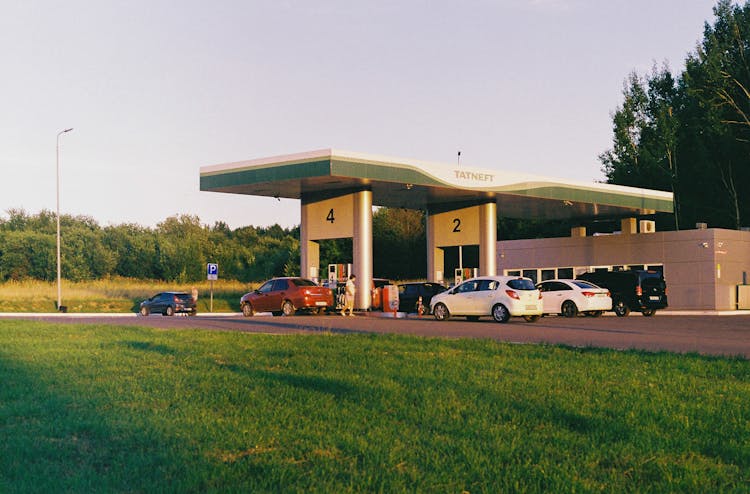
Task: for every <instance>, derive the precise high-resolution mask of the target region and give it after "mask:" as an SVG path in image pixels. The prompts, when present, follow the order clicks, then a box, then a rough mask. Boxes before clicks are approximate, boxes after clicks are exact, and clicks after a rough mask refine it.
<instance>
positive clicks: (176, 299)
mask: <svg viewBox="0 0 750 494" xmlns="http://www.w3.org/2000/svg"><path fill="white" fill-rule="evenodd" d="M179 301H180V299H179V298H177V295H175V296H174V302H175V303H177V302H179Z"/></svg>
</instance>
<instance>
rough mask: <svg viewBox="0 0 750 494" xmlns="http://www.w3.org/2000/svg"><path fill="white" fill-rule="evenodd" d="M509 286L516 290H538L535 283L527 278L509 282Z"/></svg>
mask: <svg viewBox="0 0 750 494" xmlns="http://www.w3.org/2000/svg"><path fill="white" fill-rule="evenodd" d="M508 286H509V287H511V288H512V289H514V290H536V287H535V286H534V282H533V281H531V280H530V279H527V278H516V279H515V280H509V281H508Z"/></svg>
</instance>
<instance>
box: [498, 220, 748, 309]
mask: <svg viewBox="0 0 750 494" xmlns="http://www.w3.org/2000/svg"><path fill="white" fill-rule="evenodd" d="M497 255H498V262H497V270H498V274H503V273H505V271H506V270H512V269H545V268H560V267H573V268H580V269H577V272H578V271H581V270H584V269H585V270H588V269H590V268H593V267H596V266H622V265H640V264H642V265H649V264H652V265H653V264H661V265H663V266H664V277H665V279H666V280H667V293H668V295H669V305H670V308H671V309H704V310H734V309H735V308H736V303H737V298H736V286H737V285H738V284H741V283H742V273H743V271H744V272H746V273H747V277H748V282H750V232H746V231H737V230H723V229H717V228H710V229H704V230H683V231H679V232H654V233H637V234H619V235H602V236H589V237H580V236H578V237H563V238H546V239H527V240H505V241H500V242H498V249H497Z"/></svg>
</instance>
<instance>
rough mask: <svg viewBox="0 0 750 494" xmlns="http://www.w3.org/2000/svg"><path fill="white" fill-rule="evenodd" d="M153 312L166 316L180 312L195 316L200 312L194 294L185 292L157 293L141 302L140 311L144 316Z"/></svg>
mask: <svg viewBox="0 0 750 494" xmlns="http://www.w3.org/2000/svg"><path fill="white" fill-rule="evenodd" d="M152 312H155V313H159V314H162V315H165V316H173V315H175V314H178V313H181V314H188V315H190V316H194V315H196V314H197V313H198V311H197V309H196V306H195V300H193V296H192V295H190V294H189V293H185V292H162V293H157V294H156V295H154V296H153V297H151V298H150V299H148V300H144V301H143V302H141V310H140V313H141V315H142V316H147V315H149V314H150V313H152Z"/></svg>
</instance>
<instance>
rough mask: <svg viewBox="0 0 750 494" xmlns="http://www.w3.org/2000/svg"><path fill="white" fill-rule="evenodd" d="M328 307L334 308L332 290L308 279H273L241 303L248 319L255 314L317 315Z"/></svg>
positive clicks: (243, 312) (243, 297)
mask: <svg viewBox="0 0 750 494" xmlns="http://www.w3.org/2000/svg"><path fill="white" fill-rule="evenodd" d="M329 307H330V308H333V307H334V303H333V295H332V294H331V290H329V289H328V288H326V287H323V286H320V285H317V284H316V283H315V282H314V281H312V280H308V279H306V278H273V279H270V280H268V281H266V282H265V283H263V284H262V285H261V286H260V288H258V289H257V290H255V291H252V292H250V293H246V294H245V295H243V296H242V298H241V299H240V308H241V309H242V314H243V315H244V316H245V317H249V316H252V315H253V314H255V313H256V312H270V313H271V314H273V315H274V316H281V315H284V316H291V315H294V314H295V313H296V312H297V311H298V310H304V311H307V312H310V313H313V314H317V313H319V312H321V311H323V312H324V311H326V310H327V309H328V308H329Z"/></svg>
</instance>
